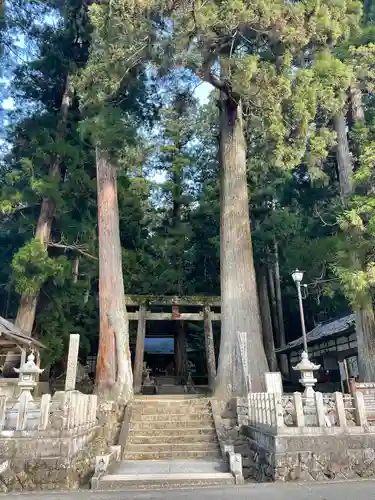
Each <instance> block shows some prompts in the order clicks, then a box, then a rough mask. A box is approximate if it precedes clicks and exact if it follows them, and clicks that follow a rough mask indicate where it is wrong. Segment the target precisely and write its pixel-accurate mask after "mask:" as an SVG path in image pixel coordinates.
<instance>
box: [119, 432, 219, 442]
mask: <svg viewBox="0 0 375 500" xmlns="http://www.w3.org/2000/svg"><path fill="white" fill-rule="evenodd" d="M194 431H195V430H194ZM170 432H173V434H172V435H169V433H168V432H165V433H163V435H158V436H155V435H153V433H150V434H145V433H143V434H135V435H132V436H130V437H129V439H128V443H129V444H130V443H131V444H145V445H146V444H147V445H148V444H169V443H175V442H176V439H177V440H178V441H179V442H180V443H191V444H193V443H203V442H204V443H206V444H211V443H212V442H215V441H216V433H215V432H214V430H213V429H209V430H208V432H205V433H202V432H201V433H197V432H191V433H188V434H186V433H180V434H179V435H177V436H176V434H175V433H176V431H170ZM178 432H180V431H178Z"/></svg>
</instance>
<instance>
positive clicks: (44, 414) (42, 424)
mask: <svg viewBox="0 0 375 500" xmlns="http://www.w3.org/2000/svg"><path fill="white" fill-rule="evenodd" d="M50 404H51V394H43V396H42V398H41V401H40V420H39V425H38V430H40V431H45V430H46V429H47V427H48V418H49V408H50Z"/></svg>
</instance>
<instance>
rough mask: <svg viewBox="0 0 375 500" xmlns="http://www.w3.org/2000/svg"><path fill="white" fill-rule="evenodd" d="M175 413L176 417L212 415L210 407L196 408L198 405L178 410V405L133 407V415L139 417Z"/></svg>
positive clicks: (184, 406) (186, 406) (185, 406)
mask: <svg viewBox="0 0 375 500" xmlns="http://www.w3.org/2000/svg"><path fill="white" fill-rule="evenodd" d="M171 411H173V414H174V415H208V416H210V415H211V408H210V406H209V405H208V404H207V405H204V406H196V405H181V406H179V407H177V408H176V405H170V404H168V405H159V406H156V405H153V406H151V405H148V406H146V407H145V406H144V405H138V404H137V405H134V406H133V414H134V415H137V416H142V417H143V416H146V415H166V414H170V413H171Z"/></svg>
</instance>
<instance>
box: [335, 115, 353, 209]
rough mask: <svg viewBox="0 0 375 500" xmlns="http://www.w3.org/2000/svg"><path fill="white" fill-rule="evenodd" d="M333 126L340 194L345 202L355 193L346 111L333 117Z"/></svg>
mask: <svg viewBox="0 0 375 500" xmlns="http://www.w3.org/2000/svg"><path fill="white" fill-rule="evenodd" d="M333 127H334V129H335V132H336V134H337V146H336V158H337V167H338V174H339V183H340V195H341V199H342V201H343V202H345V198H347V197H348V196H350V195H351V194H353V164H352V160H351V156H350V150H349V143H348V136H347V132H346V119H345V115H344V113H338V114H336V115H335V116H334V117H333Z"/></svg>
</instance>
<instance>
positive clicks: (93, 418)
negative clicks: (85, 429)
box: [90, 394, 98, 426]
mask: <svg viewBox="0 0 375 500" xmlns="http://www.w3.org/2000/svg"><path fill="white" fill-rule="evenodd" d="M90 398H91V418H90V420H91V424H92V425H93V426H95V425H96V412H97V408H98V396H97V395H96V394H94V395H92V396H90Z"/></svg>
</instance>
